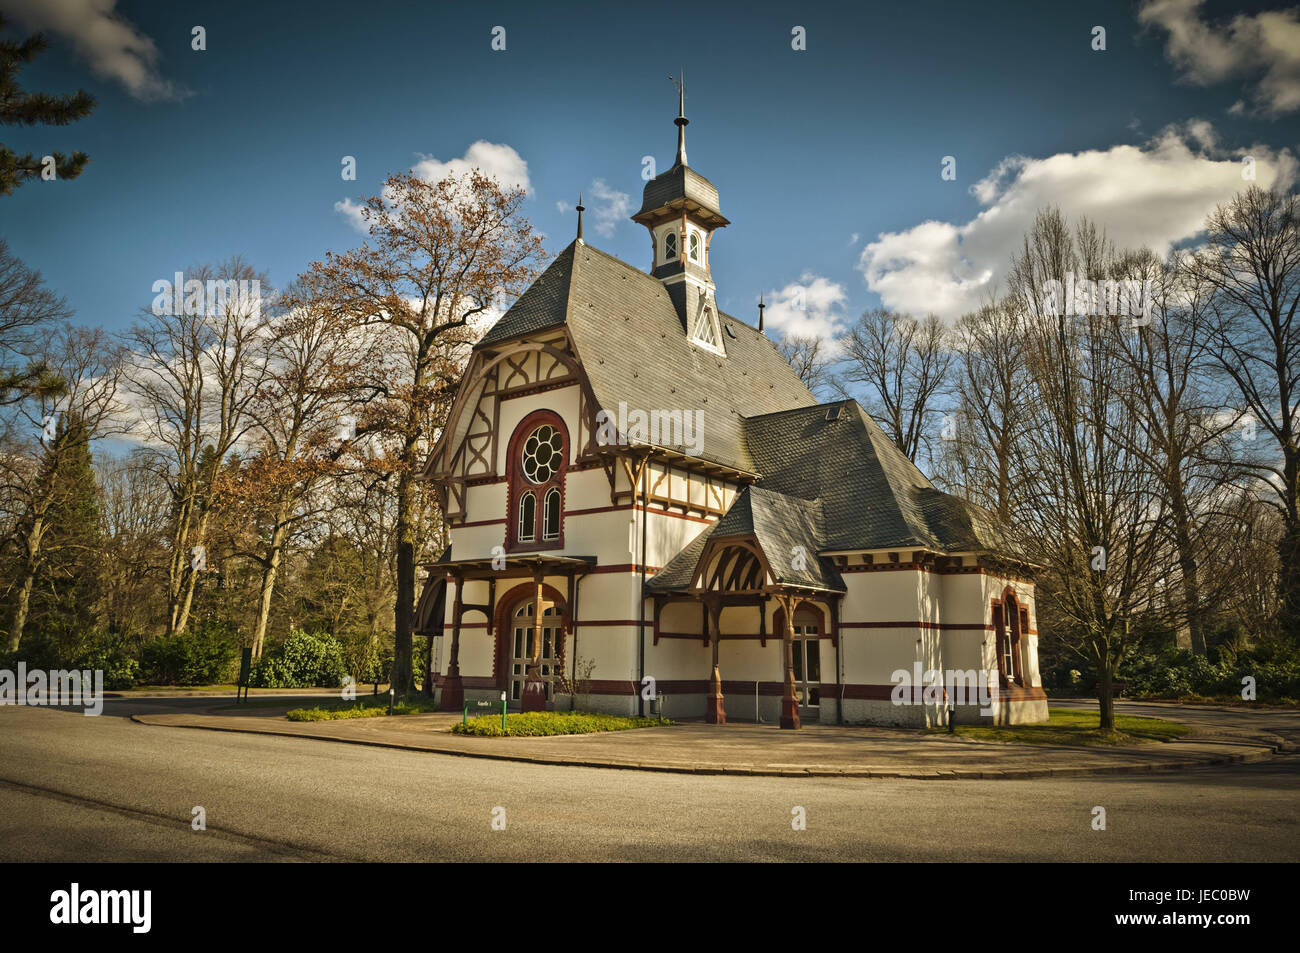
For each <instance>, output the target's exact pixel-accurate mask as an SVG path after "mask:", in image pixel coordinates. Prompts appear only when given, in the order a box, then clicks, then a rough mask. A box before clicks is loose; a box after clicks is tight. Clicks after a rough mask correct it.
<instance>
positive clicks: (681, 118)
mask: <svg viewBox="0 0 1300 953" xmlns="http://www.w3.org/2000/svg"><path fill="white" fill-rule="evenodd" d="M669 79H672V77H671V76H670V77H669ZM674 82H675V83H676V84H677V118H676V119H674V120H673V122H674V123H675V124H676V125H677V164H678V165H686V164H687V163H686V127H687V126H688V125H690V122H691V121H690V120H689V119H687V118H686V70H684V69H683V70H682V72H681V76H680V77H679V78H678V79H676V80H674Z"/></svg>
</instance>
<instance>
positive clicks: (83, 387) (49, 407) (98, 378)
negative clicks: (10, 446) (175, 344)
mask: <svg viewBox="0 0 1300 953" xmlns="http://www.w3.org/2000/svg"><path fill="white" fill-rule="evenodd" d="M40 361H41V364H42V365H43V366H44V367H46V368H48V369H49V373H52V374H55V375H57V376H58V378H59V380H60V382H61V386H60V387H59V388H58V392H57V394H52V393H50V392H44V393H39V394H32V395H30V396H29V399H28V400H26V401H24V402H23V404H21V405H19V406H20V407H21V415H22V417H23V418H24V419H25V420H26V423H27V427H28V432H29V434H30V438H29V439H28V440H27V441H26V453H23V454H19V455H17V456H16V457H14V456H5V457H4V458H3V459H2V462H0V467H2V468H3V471H2V472H3V478H4V482H5V490H6V493H5V495H6V497H7V498H9V499H11V500H17V501H18V503H19V506H20V507H21V512H20V515H19V519H18V521H17V524H16V526H17V529H16V534H15V540H14V542H15V543H16V548H17V550H18V569H17V573H16V578H15V592H14V610H13V618H12V619H11V620H10V623H9V651H11V652H16V651H18V647H19V645H20V644H21V643H22V638H23V630H24V628H25V627H26V625H27V613H28V608H29V606H30V603H31V596H32V586H33V584H34V582H35V580H36V577H37V574H38V573H39V571H40V568H41V564H42V560H43V559H44V557H45V552H44V542H45V538H46V534H47V532H48V531H49V530H50V528H51V527H50V523H49V521H48V515H49V513H50V511H51V509H52V507H54V506H55V504H56V503H57V499H56V495H57V492H58V483H59V480H58V477H59V473H60V469H61V467H62V466H63V465H64V461H65V458H68V457H70V456H71V455H72V454H73V453H75V452H76V450H77V449H78V447H77V446H76V443H77V442H78V441H80V442H81V443H83V444H84V443H85V442H88V441H90V440H93V439H95V438H96V437H102V436H106V435H108V434H110V433H112V432H114V429H115V415H116V414H117V412H118V409H119V408H118V406H117V399H116V398H117V389H118V382H119V379H120V376H121V362H120V355H119V353H118V349H117V348H116V347H115V346H114V345H113V343H112V342H111V341H110V340H109V338H108V335H107V334H105V333H104V332H103V331H100V330H97V329H95V330H92V329H87V328H80V327H75V326H70V325H65V326H64V327H63V328H61V329H60V330H59V332H58V334H57V335H56V336H55V337H54V338H53V339H51V340H50V341H48V342H47V343H46V347H45V348H44V349H43V353H42V354H41V356H40ZM68 420H75V422H76V427H75V428H73V427H68V426H62V425H61V424H62V423H63V422H65V421H68Z"/></svg>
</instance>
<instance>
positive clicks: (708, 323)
mask: <svg viewBox="0 0 1300 953" xmlns="http://www.w3.org/2000/svg"><path fill="white" fill-rule="evenodd" d="M694 337H695V340H697V341H699V342H700V343H701V344H705V345H707V346H709V347H711V348H714V349H715V350H716V349H718V348H719V347H720V345H719V344H718V329H717V326H716V325H715V324H714V323H713V309H712V308H705V309H704V310H703V311H701V312H700V317H699V319H698V320H697V321H696V322H695V334H694Z"/></svg>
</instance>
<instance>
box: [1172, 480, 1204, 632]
mask: <svg viewBox="0 0 1300 953" xmlns="http://www.w3.org/2000/svg"><path fill="white" fill-rule="evenodd" d="M1170 502H1171V504H1172V507H1173V516H1174V543H1175V545H1176V546H1177V548H1178V567H1179V569H1180V570H1181V571H1182V575H1183V611H1184V613H1185V615H1186V617H1187V631H1188V634H1189V636H1190V637H1191V640H1192V652H1193V653H1194V654H1196V655H1202V656H1203V655H1206V654H1208V651H1209V650H1208V648H1207V646H1206V644H1205V624H1204V620H1203V619H1202V614H1201V610H1202V608H1203V607H1202V606H1201V583H1200V575H1199V572H1200V570H1199V567H1198V566H1197V564H1196V549H1195V547H1194V546H1193V545H1192V534H1191V518H1190V517H1189V516H1188V514H1187V503H1186V501H1185V500H1184V498H1183V493H1182V489H1181V487H1179V488H1177V489H1176V491H1175V492H1174V493H1173V494H1172V499H1171V501H1170Z"/></svg>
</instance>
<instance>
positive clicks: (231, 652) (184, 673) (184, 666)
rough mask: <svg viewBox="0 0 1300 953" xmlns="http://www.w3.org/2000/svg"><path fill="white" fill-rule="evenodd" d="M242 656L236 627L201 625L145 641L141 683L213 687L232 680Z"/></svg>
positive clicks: (209, 623)
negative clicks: (236, 665) (179, 632)
mask: <svg viewBox="0 0 1300 953" xmlns="http://www.w3.org/2000/svg"><path fill="white" fill-rule="evenodd" d="M238 657H239V637H238V635H237V634H236V633H235V630H234V626H231V625H228V624H225V623H221V622H208V623H200V624H198V625H195V626H192V627H191V628H189V629H187V630H186V631H184V632H182V633H181V634H179V635H173V636H163V637H161V638H157V639H154V640H153V641H152V642H146V643H145V645H144V648H143V649H142V650H141V652H140V672H141V680H142V681H144V682H146V683H148V684H151V685H213V684H220V683H223V682H230V681H233V680H234V678H235V671H236V669H235V660H236V659H237V658H238Z"/></svg>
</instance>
